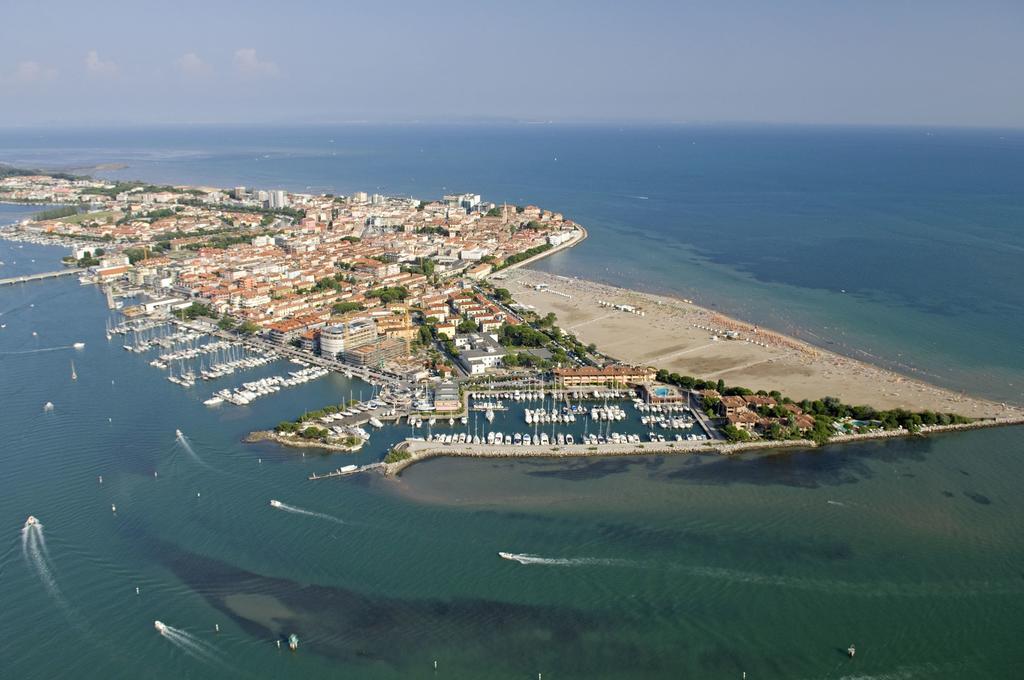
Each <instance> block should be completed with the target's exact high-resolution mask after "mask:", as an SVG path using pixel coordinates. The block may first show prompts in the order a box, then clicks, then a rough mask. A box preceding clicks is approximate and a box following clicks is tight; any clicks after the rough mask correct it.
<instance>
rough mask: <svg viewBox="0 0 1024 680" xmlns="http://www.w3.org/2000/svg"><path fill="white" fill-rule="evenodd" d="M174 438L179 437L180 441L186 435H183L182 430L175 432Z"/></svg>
mask: <svg viewBox="0 0 1024 680" xmlns="http://www.w3.org/2000/svg"><path fill="white" fill-rule="evenodd" d="M174 436H175V437H177V438H178V439H181V438H182V437H183V436H184V435H183V434H181V430H175V431H174Z"/></svg>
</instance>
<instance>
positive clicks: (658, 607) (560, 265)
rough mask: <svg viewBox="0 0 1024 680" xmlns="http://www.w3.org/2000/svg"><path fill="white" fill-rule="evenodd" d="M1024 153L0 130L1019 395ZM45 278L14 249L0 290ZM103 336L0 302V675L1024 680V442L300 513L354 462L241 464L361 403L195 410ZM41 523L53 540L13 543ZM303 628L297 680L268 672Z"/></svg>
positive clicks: (350, 132) (38, 292)
mask: <svg viewBox="0 0 1024 680" xmlns="http://www.w3.org/2000/svg"><path fill="white" fill-rule="evenodd" d="M1015 134H1016V133H1014V134H1011V133H989V132H977V133H966V132H963V133H961V132H957V133H953V132H948V131H941V132H940V131H936V132H935V134H934V135H932V136H929V135H926V134H925V133H924V132H918V131H872V132H868V131H835V130H832V131H809V130H802V131H801V130H788V131H787V130H767V131H766V130H761V131H755V130H738V129H737V130H714V129H682V128H676V129H668V128H663V129H641V130H638V129H627V130H617V129H596V128H569V129H567V128H550V127H537V128H509V129H502V128H485V127H481V128H411V129H410V128H386V129H371V128H362V127H348V128H335V129H329V128H320V129H313V130H308V129H307V130H302V131H296V130H265V129H263V130H261V129H256V128H252V129H238V128H236V129H230V130H220V131H215V130H209V129H198V130H162V131H152V130H150V131H130V130H129V131H125V132H120V133H117V134H115V133H111V132H95V131H92V132H75V133H62V134H49V133H47V134H45V135H40V134H36V133H34V132H33V133H24V132H22V133H18V134H14V133H3V135H0V159H2V160H8V161H19V162H24V163H28V164H47V165H57V164H61V165H69V164H70V165H74V164H81V165H85V164H93V163H96V162H123V161H126V162H128V163H129V164H130V166H131V167H130V168H127V169H125V170H121V171H117V172H116V174H117V175H119V176H124V177H143V178H146V179H151V180H153V181H162V182H171V181H174V182H190V183H204V182H205V183H211V184H218V185H220V184H223V185H229V186H231V185H235V184H238V183H242V184H246V185H249V186H277V185H280V186H285V187H288V188H294V189H302V188H305V187H306V186H309V187H310V189H311V190H318V191H328V190H335V191H339V192H344V191H352V190H356V189H364V190H367V191H374V190H378V191H383V192H392V193H409V194H415V195H418V196H432V195H437V194H439V193H441V192H442V191H464V190H474V191H481V192H482V193H484V194H485V196H487V197H488V198H490V199H492V200H509V201H514V202H519V203H522V202H535V203H538V204H540V205H544V206H550V207H554V208H557V209H562V210H564V211H566V212H567V213H568V214H570V215H572V216H574V217H577V218H578V219H579V220H580V221H581V222H584V223H585V224H586V225H587V226H588V227H590V228H591V234H592V238H591V239H589V240H588V241H587V242H586V243H585V244H584V245H583V246H582V247H580V248H578V249H573V251H571V252H569V253H567V254H565V255H560V256H558V257H556V258H552V259H551V260H550V261H548V262H546V263H545V264H544V266H545V267H548V268H552V269H554V270H556V271H560V272H563V273H569V274H577V275H584V276H589V277H596V278H602V279H604V280H608V281H612V282H616V283H626V284H636V285H641V284H642V285H644V286H646V287H649V288H651V289H653V290H664V291H672V292H676V293H679V294H683V295H686V296H694V295H698V294H699V296H700V299H701V300H702V301H703V302H705V303H708V304H715V305H717V306H719V307H720V308H722V309H726V310H728V311H732V312H734V313H737V314H743V315H745V316H747V317H749V318H756V319H759V320H760V319H762V318H763V319H765V320H771V321H772V322H773V324H774V325H776V326H777V327H780V328H784V329H787V330H792V329H807V332H809V331H813V332H815V333H816V334H818V338H819V341H820V342H823V343H825V342H835V343H840V344H842V343H845V344H844V345H843V346H844V347H846V346H849V347H853V346H858V347H866V348H868V349H869V350H870V351H871V352H872V353H873V354H875V355H877V356H878V357H879V359H878V360H879V361H889V362H900V363H902V364H903V365H904V366H906V367H916V368H917V369H918V370H921V371H922V372H927V373H929V374H934V375H935V376H938V377H937V378H936V379H941V380H946V381H950V382H953V381H958V380H964V381H970V382H965V383H964V384H965V385H969V386H970V389H972V390H973V391H978V392H982V393H986V394H990V395H994V396H1001V395H1005V398H1011V397H1013V396H1014V395H1015V394H1016V395H1019V390H1018V391H1017V392H1016V393H1014V392H1013V389H1014V388H1015V386H1016V387H1017V388H1019V383H1018V382H1016V381H1017V377H1016V376H1018V375H1019V374H1020V373H1021V372H1022V371H1024V369H1022V366H1021V362H1020V360H1019V359H1018V358H1016V357H1015V356H1014V354H1013V352H1014V351H1015V349H1016V347H1017V346H1019V338H1020V337H1021V333H1020V330H1021V328H1020V324H1021V323H1022V322H1021V315H1020V311H1021V310H1020V308H1021V294H1022V293H1021V291H1022V288H1021V286H1020V282H1021V274H1020V273H1019V272H1018V271H1017V269H1018V267H1015V266H1014V264H1015V263H1016V261H1017V260H1019V257H1018V254H1019V251H1020V246H1021V237H1020V235H1019V233H1016V232H1015V225H1018V224H1019V223H1020V221H1021V220H1020V217H1021V211H1022V202H1021V199H1020V198H1019V196H1018V195H1017V194H1016V193H1014V190H1015V189H1016V188H1019V186H1020V185H1021V182H1020V180H1021V179H1022V177H1021V172H1022V170H1021V168H1022V165H1024V164H1022V163H1021V160H1022V150H1021V149H1022V147H1021V137H1020V136H1019V134H1017V135H1016V136H1015ZM331 140H333V142H332V141H331ZM556 159H557V160H556ZM23 212H24V211H23V210H21V209H19V208H10V207H0V221H6V220H9V219H13V218H15V217H17V215H19V214H21V213H23ZM62 254H64V253H63V251H61V250H60V249H55V248H45V247H39V246H31V245H25V246H24V247H18V246H17V245H16V244H11V243H7V242H0V262H3V263H4V264H3V265H0V278H2V277H3V276H5V275H8V276H9V275H11V274H14V273H25V272H31V271H45V270H48V269H52V268H54V266H55V263H56V261H57V260H58V259H59V257H60V256H61V255H62ZM33 260H34V261H33ZM843 290H845V291H846V292H845V293H843V292H841V291H843ZM106 319H107V310H106V306H105V303H104V299H103V297H102V295H101V294H100V292H99V291H98V290H96V289H95V288H93V287H88V286H80V285H79V284H78V282H77V281H76V280H74V279H73V278H72V279H62V280H56V281H49V282H40V283H34V284H26V285H18V286H13V287H6V288H0V325H3V326H4V327H3V328H0V432H2V433H3V442H4V443H3V445H2V446H0V520H2V522H3V523H4V526H7V527H8V537H9V538H8V541H7V542H6V545H4V544H0V601H2V602H3V603H4V613H3V616H2V617H0V621H2V622H3V625H2V627H0V630H2V633H0V634H2V635H3V636H4V642H5V653H4V657H3V659H2V660H0V675H2V676H3V677H17V678H50V677H55V676H61V675H63V676H72V675H73V676H75V677H83V678H112V677H118V678H120V677H124V678H137V677H167V678H178V677H196V678H200V677H202V678H205V677H294V678H299V677H319V676H332V677H333V676H339V677H340V676H345V677H367V678H408V677H422V678H442V677H448V678H481V677H497V678H535V677H537V674H538V673H543V677H544V678H584V677H586V678H625V677H630V678H670V677H671V678H676V677H736V678H738V677H740V674H741V673H742V672H744V671H745V672H747V673H748V677H750V678H842V677H866V676H883V677H928V678H963V677H1013V676H1014V675H1015V672H1016V671H1015V670H1014V669H1017V668H1019V666H1020V664H1021V663H1022V662H1024V653H1022V651H1021V649H1022V648H1021V646H1020V644H1019V642H1018V640H1017V631H1018V630H1019V629H1020V627H1021V624H1022V623H1024V575H1022V573H1021V570H1020V563H1021V560H1022V558H1024V538H1022V535H1021V532H1020V531H1019V526H1020V520H1021V518H1022V517H1024V500H1022V499H1021V495H1020V493H1019V492H1018V489H1017V485H1016V481H1015V480H1017V479H1019V478H1020V477H1021V475H1022V474H1024V462H1022V461H1024V445H1022V444H1021V441H1020V436H1021V434H1022V433H1024V428H1008V429H1002V430H992V431H979V432H973V433H966V434H958V435H948V436H941V437H931V438H928V439H921V440H915V441H893V442H885V443H868V444H861V445H851V446H842V447H833V448H827V449H825V450H821V451H818V452H805V453H790V454H784V455H749V456H742V457H737V458H733V459H720V458H717V457H696V456H694V457H686V458H671V457H668V458H665V457H655V456H651V457H648V458H645V459H635V460H626V459H592V460H577V461H571V462H560V461H543V462H542V461H522V462H511V461H504V462H488V461H472V460H437V461H433V462H430V463H427V464H423V465H420V466H416V467H414V468H412V469H410V470H409V471H408V472H407V473H406V474H405V475H403V477H402V479H401V480H399V481H398V482H391V481H385V480H382V479H379V478H377V477H364V478H350V479H345V480H340V481H325V482H315V483H314V482H308V481H307V480H306V476H307V475H308V474H309V473H311V472H314V471H325V470H328V469H331V468H333V467H336V466H337V465H338V464H339V463H341V462H349V460H350V459H349V458H345V459H344V460H343V459H341V458H337V457H333V458H330V457H323V456H321V455H319V454H317V453H315V452H313V451H309V452H306V455H303V453H302V452H301V451H295V450H290V451H280V450H278V449H276V448H274V447H271V446H262V445H261V446H253V445H244V444H242V443H241V442H240V439H241V437H242V436H244V434H245V433H246V432H248V431H249V430H252V429H255V428H260V427H266V426H268V425H271V424H273V423H275V422H277V421H278V420H281V419H283V418H291V417H294V416H295V415H297V414H298V413H301V412H302V411H303V410H304V409H309V408H315V407H319V406H321V405H323V404H325V403H329V402H334V401H339V400H341V399H345V398H348V396H349V395H350V394H354V395H355V396H359V393H360V391H361V390H362V391H364V394H368V388H367V386H365V385H362V384H360V383H358V382H351V381H347V380H345V379H344V378H341V377H337V376H332V377H329V378H325V379H323V380H319V381H316V382H313V383H309V384H306V385H303V386H301V387H298V388H295V389H292V390H288V391H286V392H282V393H278V394H277V395H275V396H273V397H268V398H266V399H263V400H259V401H257V402H254V403H253V404H252V405H250V406H248V407H245V408H239V407H233V406H224V407H220V408H212V409H211V408H208V407H205V406H203V404H202V400H203V399H204V398H206V397H207V396H208V393H209V392H210V391H212V390H213V389H219V388H220V387H223V386H231V385H236V384H238V383H240V382H241V381H243V380H249V379H251V378H252V377H256V376H259V375H272V374H279V373H282V372H284V371H285V370H289V369H290V367H289V366H288V365H287V364H283V363H277V364H272V365H270V366H267V367H264V368H263V369H258V370H257V371H253V372H250V373H245V374H240V375H236V376H233V377H231V378H228V379H224V380H222V381H219V382H218V383H216V384H214V385H209V384H203V385H200V386H197V388H195V389H192V390H183V389H181V388H180V387H178V386H176V385H173V384H171V383H169V382H168V381H167V380H165V379H164V374H163V373H162V372H161V371H158V370H157V369H154V368H152V367H150V366H149V365H148V361H149V359H150V358H151V357H150V356H149V355H137V354H132V353H129V352H125V351H124V350H123V349H121V347H120V344H121V343H120V342H118V341H117V338H115V340H113V341H110V342H108V341H107V340H106V338H105V337H104V329H105V323H106ZM79 341H81V342H85V343H86V345H85V348H84V349H81V350H74V349H73V348H71V344H72V343H74V342H79ZM72 361H74V366H75V370H76V372H77V376H78V379H77V380H76V381H72V380H71V377H70V374H71V362H72ZM907 370H909V368H908V369H907ZM1011 383H1014V384H1013V385H1011ZM47 401H50V402H52V403H53V405H54V408H53V410H52V411H49V412H48V411H45V410H44V408H43V405H44V404H45V403H46V402H47ZM503 427H506V428H507V429H506V431H508V430H511V429H512V427H513V425H512V424H511V421H510V422H509V424H508V425H507V426H504V425H503ZM517 427H519V429H525V427H524V426H519V425H517ZM175 429H180V430H182V432H183V434H184V439H183V440H182V439H178V438H177V437H176V436H175ZM403 434H404V431H399V430H390V431H385V432H382V433H378V434H376V435H375V436H374V438H373V443H372V445H371V446H369V447H368V448H367V449H366V450H364V451H363V452H361V453H360V454H358V456H355V457H352V458H351V460H352V461H353V462H358V461H367V460H373V459H375V458H378V457H380V456H381V455H382V454H383V451H384V450H385V449H386V447H387V445H388V443H389V442H390V441H394V439H396V438H398V437H400V436H402V435H403ZM154 473H157V474H156V476H154ZM100 476H102V478H103V481H102V483H100V481H99V477H100ZM272 498H273V499H278V500H280V501H282V502H283V503H285V504H287V505H288V509H286V510H279V509H274V508H271V507H270V506H269V505H268V502H269V500H270V499H272ZM112 504H114V505H116V507H117V512H116V513H114V512H112V511H111V505H112ZM29 514H34V515H36V516H37V517H38V518H39V520H40V521H41V522H42V524H43V525H44V526H43V529H42V531H41V532H38V531H34V532H32V533H31V534H30V535H27V536H23V535H22V534H21V527H22V524H23V523H24V521H25V517H26V516H27V515H29ZM497 551H507V552H512V553H516V554H520V555H524V556H529V557H524V561H526V562H528V564H519V563H516V562H511V561H507V560H502V559H500V558H498V557H497V555H496V553H497ZM136 587H138V588H139V594H136V590H135V589H136ZM156 619H159V620H161V621H163V622H164V623H166V624H167V625H169V626H172V627H173V628H174V631H175V632H174V633H172V635H171V636H169V637H164V636H160V635H158V634H157V633H156V631H155V630H154V628H153V621H154V620H156ZM215 626H219V628H220V632H219V633H215V632H214V627H215ZM291 632H295V633H297V634H298V635H299V636H300V638H301V641H302V645H301V647H300V650H299V652H298V653H296V654H291V653H289V652H287V651H279V650H278V649H277V647H276V644H275V640H276V639H278V638H279V637H280V636H282V635H287V634H288V633H291ZM851 643H854V644H856V645H857V649H858V653H857V656H856V658H855V660H853V661H850V660H848V659H847V658H846V656H845V652H844V650H845V648H846V647H847V646H848V645H849V644H851ZM435 660H436V661H437V663H438V668H437V670H436V671H435V670H434V669H433V663H434V661H435Z"/></svg>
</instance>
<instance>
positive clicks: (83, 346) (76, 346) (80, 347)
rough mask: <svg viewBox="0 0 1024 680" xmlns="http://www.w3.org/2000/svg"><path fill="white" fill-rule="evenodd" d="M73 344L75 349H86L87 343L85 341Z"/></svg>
mask: <svg viewBox="0 0 1024 680" xmlns="http://www.w3.org/2000/svg"><path fill="white" fill-rule="evenodd" d="M71 346H72V347H74V348H75V349H85V343H84V342H76V343H75V344H73V345H71Z"/></svg>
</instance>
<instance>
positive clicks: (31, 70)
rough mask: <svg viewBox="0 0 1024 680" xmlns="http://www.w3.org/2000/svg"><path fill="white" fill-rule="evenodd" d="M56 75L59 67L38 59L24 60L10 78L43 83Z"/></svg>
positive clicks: (15, 80) (19, 81)
mask: <svg viewBox="0 0 1024 680" xmlns="http://www.w3.org/2000/svg"><path fill="white" fill-rule="evenodd" d="M56 77H57V69H55V68H54V67H52V66H46V65H45V64H40V63H39V62H38V61H23V62H21V63H19V64H18V65H17V66H16V67H15V69H14V73H12V74H11V77H10V78H9V80H11V81H13V82H16V83H43V82H46V81H49V80H53V79H54V78H56Z"/></svg>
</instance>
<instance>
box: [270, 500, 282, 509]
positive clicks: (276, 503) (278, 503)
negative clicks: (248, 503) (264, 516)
mask: <svg viewBox="0 0 1024 680" xmlns="http://www.w3.org/2000/svg"><path fill="white" fill-rule="evenodd" d="M281 505H282V503H281V501H275V500H274V499H273V498H271V499H270V507H272V508H280V507H281Z"/></svg>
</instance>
